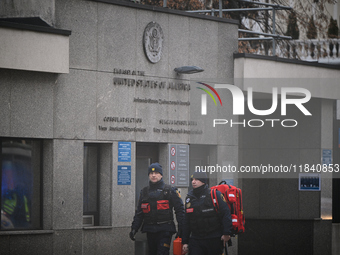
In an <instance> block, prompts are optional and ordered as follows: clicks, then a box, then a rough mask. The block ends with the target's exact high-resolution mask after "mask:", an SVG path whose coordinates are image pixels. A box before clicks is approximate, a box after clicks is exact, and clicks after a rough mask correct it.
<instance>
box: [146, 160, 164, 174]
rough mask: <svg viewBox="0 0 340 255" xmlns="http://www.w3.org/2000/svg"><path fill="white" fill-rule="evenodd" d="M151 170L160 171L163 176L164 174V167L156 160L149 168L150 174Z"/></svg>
mask: <svg viewBox="0 0 340 255" xmlns="http://www.w3.org/2000/svg"><path fill="white" fill-rule="evenodd" d="M151 172H158V173H160V174H161V175H162V176H163V169H162V166H161V165H160V164H159V163H158V162H156V163H152V164H151V165H150V166H149V168H148V175H149V174H150V173H151Z"/></svg>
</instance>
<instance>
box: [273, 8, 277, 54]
mask: <svg viewBox="0 0 340 255" xmlns="http://www.w3.org/2000/svg"><path fill="white" fill-rule="evenodd" d="M275 30H276V29H275V8H273V34H275V33H276V31H275ZM275 47H276V42H275V39H273V56H275V55H276V48H275Z"/></svg>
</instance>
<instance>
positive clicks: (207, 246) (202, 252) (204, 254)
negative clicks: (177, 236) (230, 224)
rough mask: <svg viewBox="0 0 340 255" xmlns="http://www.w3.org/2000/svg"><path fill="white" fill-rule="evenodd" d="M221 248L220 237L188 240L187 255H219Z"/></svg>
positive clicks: (221, 252)
mask: <svg viewBox="0 0 340 255" xmlns="http://www.w3.org/2000/svg"><path fill="white" fill-rule="evenodd" d="M223 248H224V247H223V242H222V241H221V237H217V238H207V239H193V238H190V240H189V255H221V254H223Z"/></svg>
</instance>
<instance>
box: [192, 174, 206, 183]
mask: <svg viewBox="0 0 340 255" xmlns="http://www.w3.org/2000/svg"><path fill="white" fill-rule="evenodd" d="M193 178H195V179H197V180H199V181H201V182H203V183H205V184H207V183H208V176H207V174H206V173H205V172H194V174H193V175H191V179H193Z"/></svg>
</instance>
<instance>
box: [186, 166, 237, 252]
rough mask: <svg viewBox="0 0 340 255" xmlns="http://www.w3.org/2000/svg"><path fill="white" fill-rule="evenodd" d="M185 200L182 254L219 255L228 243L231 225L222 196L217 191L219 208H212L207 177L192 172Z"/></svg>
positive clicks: (204, 174) (227, 208) (228, 212)
mask: <svg viewBox="0 0 340 255" xmlns="http://www.w3.org/2000/svg"><path fill="white" fill-rule="evenodd" d="M191 178H192V181H191V183H192V187H193V190H191V191H190V192H189V193H188V195H187V197H186V200H185V210H186V211H185V220H184V228H183V236H182V243H183V252H188V249H189V254H192V255H220V254H222V253H223V247H224V246H225V245H226V242H228V240H229V239H230V235H231V230H232V221H231V215H230V210H229V207H228V205H227V203H226V201H225V198H224V196H223V195H222V193H221V192H219V191H216V197H217V200H218V204H219V207H218V208H215V206H214V203H213V200H212V196H211V190H210V189H209V187H208V185H207V180H208V178H207V175H206V173H204V172H195V173H194V174H193V175H192V176H191Z"/></svg>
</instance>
